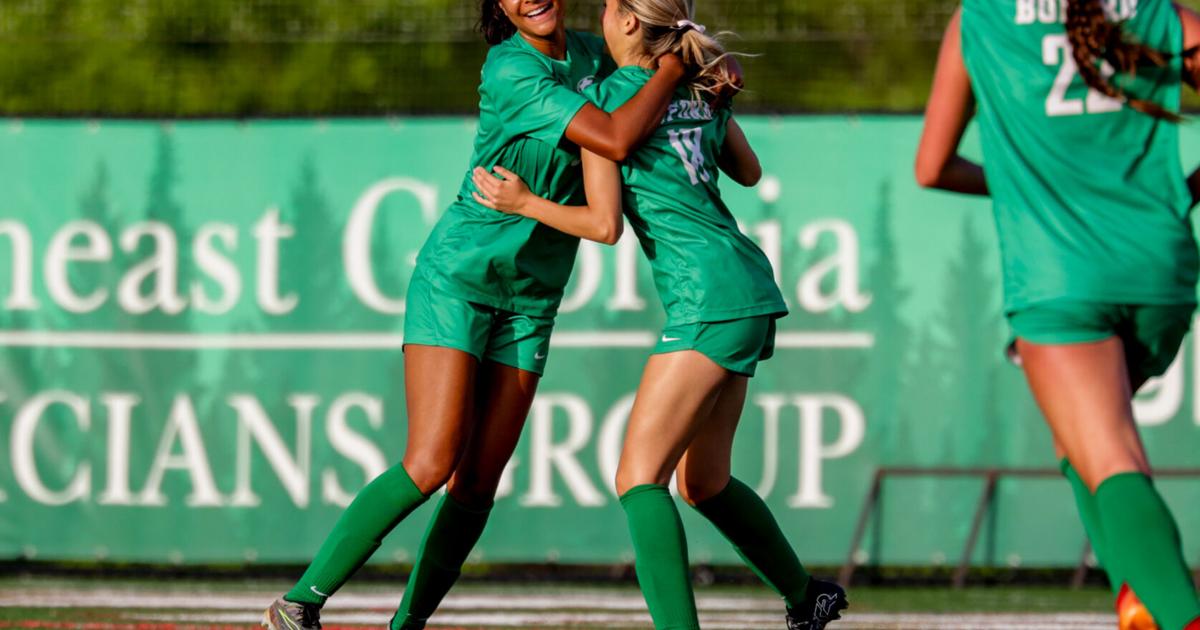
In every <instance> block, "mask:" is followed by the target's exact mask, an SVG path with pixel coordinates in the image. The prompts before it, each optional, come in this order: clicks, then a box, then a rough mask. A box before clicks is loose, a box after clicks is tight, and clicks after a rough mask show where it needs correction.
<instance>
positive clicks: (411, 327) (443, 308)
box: [404, 278, 554, 375]
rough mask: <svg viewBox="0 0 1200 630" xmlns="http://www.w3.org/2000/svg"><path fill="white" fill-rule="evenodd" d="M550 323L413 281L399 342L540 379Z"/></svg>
mask: <svg viewBox="0 0 1200 630" xmlns="http://www.w3.org/2000/svg"><path fill="white" fill-rule="evenodd" d="M552 332H554V318H552V317H533V316H530V315H520V314H518V313H512V312H508V311H502V310H499V309H496V308H493V307H491V306H486V305H483V304H476V303H474V302H469V301H467V300H464V299H462V298H460V297H457V296H455V295H452V294H450V293H447V292H445V291H442V290H440V289H438V288H437V287H435V286H433V285H432V284H431V283H430V282H429V281H427V280H424V279H421V278H414V279H413V281H412V282H411V283H410V284H409V286H408V297H407V299H406V302H405V315H404V343H405V345H408V344H416V345H422V346H438V347H441V348H453V349H455V350H462V351H463V352H466V353H468V354H471V355H473V356H474V357H475V358H476V359H479V360H480V361H491V362H493V363H499V364H501V365H508V366H511V367H515V368H517V369H520V370H525V371H527V372H533V373H534V374H538V375H541V374H543V373H545V370H546V360H547V357H548V356H549V354H550V334H551V333H552Z"/></svg>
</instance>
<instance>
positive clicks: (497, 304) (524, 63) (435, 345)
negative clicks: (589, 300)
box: [263, 0, 683, 630]
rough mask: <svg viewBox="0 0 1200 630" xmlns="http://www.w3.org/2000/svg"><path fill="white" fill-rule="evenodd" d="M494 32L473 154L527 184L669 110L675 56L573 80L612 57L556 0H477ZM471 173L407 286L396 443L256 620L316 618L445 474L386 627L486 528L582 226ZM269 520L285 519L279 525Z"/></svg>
mask: <svg viewBox="0 0 1200 630" xmlns="http://www.w3.org/2000/svg"><path fill="white" fill-rule="evenodd" d="M480 7H481V17H480V27H481V31H482V32H483V35H484V38H485V39H486V40H487V42H488V43H489V44H491V46H492V48H491V50H490V51H489V53H488V57H487V61H486V63H484V66H483V71H482V73H481V84H480V86H479V110H480V116H479V128H478V131H477V133H476V137H475V150H474V154H473V155H472V157H471V165H472V166H478V165H487V166H489V167H490V166H492V165H496V164H500V165H504V166H506V167H507V168H508V169H511V171H512V172H515V173H519V174H520V175H521V176H522V177H525V178H526V180H527V181H529V182H530V185H531V186H532V187H533V188H534V190H535V191H536V192H537V194H539V195H543V196H544V197H546V198H547V199H552V200H556V201H560V202H563V203H570V202H572V201H573V200H575V199H577V198H578V197H580V195H581V193H582V183H581V177H580V169H579V147H586V148H587V149H589V150H591V151H595V152H596V153H599V154H601V155H605V156H607V157H609V158H613V159H622V158H624V157H625V156H626V155H627V154H628V153H629V151H630V150H631V149H632V148H633V147H635V146H636V145H638V144H640V143H641V142H642V141H643V140H644V139H645V138H646V137H647V136H648V135H649V134H650V133H651V132H652V131H653V130H654V129H655V128H656V127H657V126H658V121H659V120H660V119H661V118H662V116H663V115H664V114H665V113H666V111H667V105H668V102H669V101H670V98H671V94H672V92H673V91H674V89H675V86H676V84H677V83H678V82H679V80H680V79H681V78H682V74H683V73H682V68H681V67H680V65H679V63H678V60H677V59H676V58H674V57H671V56H667V57H663V58H661V59H659V60H657V62H658V63H659V64H661V65H660V72H659V73H658V74H659V76H657V77H655V79H654V80H652V81H650V82H648V83H647V84H646V86H645V88H644V89H643V90H641V91H640V92H639V93H638V95H637V96H635V97H634V98H632V99H630V100H629V102H628V103H626V104H625V106H624V107H622V108H620V109H618V110H615V111H612V113H611V114H610V113H606V112H604V111H602V110H600V109H599V108H597V107H596V106H595V105H592V104H590V103H588V101H587V99H586V98H584V97H583V96H581V95H580V94H578V93H577V91H576V88H577V86H581V85H586V84H587V83H588V82H590V81H593V80H595V79H596V78H603V77H604V76H605V75H606V74H607V73H608V72H609V71H611V69H612V62H611V60H610V59H609V58H608V56H607V55H606V54H605V53H604V43H603V42H602V41H601V40H600V38H598V37H596V36H595V35H591V34H589V33H579V32H575V31H568V30H567V29H566V26H565V21H564V20H565V16H564V13H565V1H564V0H483V1H482V2H481V4H480ZM473 193H474V188H473V186H472V183H471V174H470V171H469V169H468V173H467V175H466V177H465V178H464V181H463V184H462V190H461V192H460V194H459V196H458V199H457V200H456V201H455V202H454V203H453V204H452V205H451V206H450V208H449V209H448V210H447V211H446V213H445V214H443V215H442V218H441V219H440V220H439V221H438V224H437V226H436V227H435V228H434V230H433V233H432V234H431V235H430V236H429V239H428V240H427V241H426V243H425V246H424V247H423V248H422V249H421V253H420V256H419V257H418V259H417V267H416V271H415V273H414V275H413V279H412V282H411V284H410V285H409V290H408V301H407V305H408V308H407V313H406V317H405V322H404V342H405V348H404V381H405V401H406V404H407V408H408V440H407V442H406V444H405V453H404V459H403V461H402V462H401V463H400V464H397V465H396V466H394V467H393V468H391V469H389V470H388V471H386V472H384V473H383V474H382V475H380V476H379V477H378V478H376V479H375V480H373V481H372V482H371V483H370V484H368V485H367V486H366V487H365V488H363V490H362V491H361V492H359V494H358V496H356V497H355V498H354V501H353V502H352V503H351V504H350V506H349V507H348V508H346V511H345V512H344V513H343V514H342V516H341V518H340V519H339V520H338V522H337V524H336V525H335V526H334V529H333V531H332V532H331V533H330V534H329V536H328V538H326V540H325V542H324V543H323V544H322V545H321V548H320V550H318V552H317V555H316V557H315V558H314V560H313V562H312V564H310V565H309V567H308V569H307V570H306V571H305V572H304V575H303V576H302V577H301V578H300V581H299V582H297V583H296V586H295V587H294V588H293V589H292V590H291V591H289V592H288V593H286V594H285V595H284V596H283V597H281V598H280V599H278V600H276V601H275V602H274V603H273V604H271V606H270V607H269V608H268V609H267V611H266V613H265V614H264V616H263V625H264V626H267V627H268V628H272V629H276V630H300V629H310V628H319V627H320V621H319V618H320V609H321V606H323V605H324V604H325V601H326V600H327V599H328V598H329V597H330V596H332V595H333V594H334V593H335V592H336V591H337V590H338V589H339V588H340V587H341V586H342V585H343V584H344V583H345V582H346V580H347V579H349V578H350V576H351V575H353V574H354V572H355V571H357V570H358V568H359V567H361V566H362V565H363V564H364V563H365V562H366V561H367V559H368V558H369V557H370V556H371V554H372V553H373V552H374V551H375V550H376V549H377V548H379V545H380V543H381V541H382V540H383V538H384V536H386V535H387V534H388V532H390V531H391V530H392V529H393V528H395V526H396V525H397V524H398V523H399V522H400V521H401V520H403V519H404V518H405V517H406V516H408V515H409V514H410V513H411V512H412V511H413V510H414V509H416V508H417V507H418V506H420V505H421V504H422V503H424V502H425V501H426V500H427V499H428V497H429V496H430V495H432V494H433V493H434V492H435V491H437V490H438V489H439V488H442V487H443V486H445V487H446V489H447V492H446V495H445V497H444V498H443V499H442V500H441V502H440V503H439V504H438V506H437V511H436V512H435V513H434V515H433V518H432V519H431V521H430V524H429V529H428V531H427V533H426V534H425V538H424V540H423V541H422V542H421V550H420V552H419V554H418V556H417V564H416V566H415V567H414V569H413V574H412V576H411V577H410V578H409V582H408V587H407V588H406V589H405V592H404V600H403V601H402V602H401V604H400V607H399V609H398V610H397V613H396V615H395V617H393V619H392V623H391V627H392V628H393V629H396V630H400V629H405V630H415V629H420V628H424V627H425V621H426V619H428V617H429V615H431V614H432V613H433V611H434V609H435V608H437V605H438V603H439V602H440V601H441V600H442V597H443V596H445V594H446V593H447V592H448V591H449V590H450V587H451V586H452V585H453V584H454V581H455V580H456V579H457V578H458V575H459V572H460V568H461V567H462V564H463V562H464V561H465V560H466V558H467V555H468V554H469V553H470V551H471V548H472V547H474V546H475V543H476V541H478V539H479V536H480V535H481V534H482V533H483V528H484V525H485V524H486V523H487V519H488V515H489V513H490V511H491V507H492V501H493V498H494V497H495V494H496V488H497V485H498V484H499V481H500V475H501V473H502V472H503V471H504V468H505V465H506V464H507V463H508V460H509V458H510V457H511V456H512V452H513V449H515V448H516V445H517V440H518V438H519V437H520V435H521V429H522V427H523V426H524V424H525V417H526V416H527V415H528V412H529V407H530V404H531V403H532V400H533V395H534V393H535V392H536V390H537V385H538V380H539V378H540V376H541V374H542V371H543V370H544V369H545V365H546V359H547V355H548V354H549V352H550V350H549V344H550V332H551V330H552V329H553V327H554V316H555V314H556V312H557V310H558V305H559V302H560V301H561V300H562V294H563V287H564V286H565V285H566V283H567V279H568V277H570V274H571V268H572V266H573V265H574V262H575V253H576V249H577V248H578V244H579V239H578V238H575V237H572V236H568V235H567V234H563V233H562V232H559V231H557V230H554V229H552V228H549V227H546V226H544V225H541V224H539V223H537V222H536V221H533V220H530V219H526V218H523V217H519V216H506V215H502V214H499V213H497V212H494V211H492V210H489V209H487V208H484V207H482V206H480V205H479V204H477V203H475V202H474V201H473V200H472V194H473ZM281 534H282V530H281Z"/></svg>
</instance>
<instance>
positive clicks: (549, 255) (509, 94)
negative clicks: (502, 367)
mask: <svg viewBox="0 0 1200 630" xmlns="http://www.w3.org/2000/svg"><path fill="white" fill-rule="evenodd" d="M612 67H613V64H612V60H611V59H610V58H609V57H608V56H607V54H605V52H604V40H602V39H601V38H599V37H597V36H595V35H592V34H590V33H577V32H574V31H567V54H566V59H564V60H556V59H552V58H550V57H547V56H546V55H543V54H542V53H540V52H538V51H537V50H536V49H534V48H533V47H532V46H531V45H530V44H529V43H528V42H526V41H525V39H524V38H522V37H521V36H520V35H515V36H513V37H510V38H509V39H507V40H505V41H504V42H503V43H500V44H498V45H496V46H493V47H492V49H491V51H490V52H488V56H487V61H486V62H485V63H484V65H483V71H482V73H481V82H480V85H479V130H478V132H477V134H476V136H475V151H474V154H473V155H472V157H471V164H470V168H468V169H467V173H466V175H465V176H464V177H463V183H462V187H461V188H460V190H459V193H458V198H457V200H456V201H455V202H454V203H453V204H452V205H451V206H450V208H449V209H448V210H447V211H446V213H445V214H444V215H443V216H442V218H441V219H440V220H439V221H438V223H437V225H436V226H435V227H434V228H433V231H432V233H431V234H430V235H429V239H428V240H427V241H426V242H425V246H424V247H422V248H421V253H420V255H419V256H418V258H417V269H416V274H417V275H419V276H421V277H422V278H424V279H426V280H428V281H429V282H431V283H432V284H433V285H434V286H436V287H438V288H439V289H441V290H442V291H444V292H446V293H449V294H451V295H455V296H457V297H460V298H462V299H465V300H470V301H472V302H477V303H480V304H484V305H487V306H491V307H494V308H498V309H502V310H506V311H512V312H516V313H521V314H523V315H530V316H537V317H553V316H554V314H555V313H556V312H557V310H558V304H559V302H560V301H561V300H562V294H563V287H564V286H566V284H567V280H568V278H569V277H570V275H571V268H572V267H573V266H574V264H575V253H576V250H577V249H578V247H579V239H577V238H575V237H572V236H567V235H566V234H563V233H562V232H559V231H557V230H555V229H553V228H550V227H547V226H544V225H542V224H540V223H538V222H537V221H534V220H532V219H527V218H525V217H520V216H516V215H507V214H503V213H501V212H497V211H495V210H491V209H489V208H486V207H484V206H481V205H479V204H478V203H476V202H475V200H474V199H473V198H472V196H471V193H472V192H473V191H475V186H474V184H472V182H471V170H472V169H474V168H475V167H476V166H480V167H483V168H484V169H486V170H488V171H491V170H492V167H493V166H496V165H500V166H503V167H505V168H507V169H509V170H510V171H513V172H514V173H516V174H517V175H520V176H521V179H523V180H525V183H526V184H528V185H529V188H530V190H532V191H533V192H534V193H535V194H537V195H539V196H542V197H545V198H546V199H549V200H551V201H554V202H557V203H561V204H568V205H581V204H583V203H584V197H583V181H582V179H583V178H582V173H581V171H580V166H579V163H580V160H579V148H578V147H576V146H575V145H573V144H571V143H570V142H568V141H567V140H566V139H565V138H564V137H563V136H564V134H565V133H566V130H567V126H568V125H569V124H570V122H571V119H572V118H574V116H575V114H576V113H578V112H579V110H580V109H581V108H582V107H583V106H584V105H585V104H586V103H587V99H586V98H584V97H583V96H581V95H580V93H579V91H580V90H582V89H584V88H586V87H587V86H589V85H591V84H592V83H593V82H595V81H596V80H598V79H600V78H602V77H603V76H604V75H605V74H606V73H607V72H609V71H611V69H612ZM415 150H420V149H419V147H417V148H415Z"/></svg>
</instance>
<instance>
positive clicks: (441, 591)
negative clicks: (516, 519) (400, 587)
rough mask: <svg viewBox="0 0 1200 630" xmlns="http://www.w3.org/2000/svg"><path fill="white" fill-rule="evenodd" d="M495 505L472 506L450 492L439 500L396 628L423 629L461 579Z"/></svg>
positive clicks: (401, 607) (409, 582) (397, 612)
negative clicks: (464, 503) (472, 550)
mask: <svg viewBox="0 0 1200 630" xmlns="http://www.w3.org/2000/svg"><path fill="white" fill-rule="evenodd" d="M491 513H492V506H490V505H489V506H487V507H484V508H472V507H468V506H466V505H463V504H462V503H460V502H459V501H458V500H456V499H455V498H454V497H452V496H450V493H449V492H447V493H446V496H445V497H442V501H441V503H439V504H438V508H437V513H435V514H434V515H433V519H432V520H430V521H429V529H428V530H426V531H425V539H424V540H422V541H421V551H420V552H419V553H418V554H417V564H416V566H414V567H413V572H412V575H410V576H409V577H408V586H406V587H405V589H404V599H403V600H402V601H401V602H400V608H399V610H397V611H396V616H395V617H393V618H392V630H420V629H421V628H424V627H425V622H426V620H428V619H429V617H430V616H432V615H433V611H435V610H437V607H438V604H440V603H441V602H442V598H443V597H445V596H446V593H449V592H450V587H452V586H454V582H455V581H456V580H458V576H459V574H460V573H461V572H462V565H463V563H464V562H466V561H467V556H468V555H469V554H470V553H471V549H473V548H474V547H475V543H477V542H479V537H480V536H481V535H483V528H484V526H485V525H487V520H488V515H489V514H491Z"/></svg>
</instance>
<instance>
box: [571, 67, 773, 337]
mask: <svg viewBox="0 0 1200 630" xmlns="http://www.w3.org/2000/svg"><path fill="white" fill-rule="evenodd" d="M651 76H652V73H651V72H650V71H649V70H646V69H644V68H640V67H636V66H626V67H623V68H620V69H619V70H617V71H616V72H614V73H613V74H612V76H610V77H609V78H608V79H606V80H605V81H604V82H603V83H602V84H600V85H599V86H598V87H597V88H596V89H595V90H593V91H589V95H590V96H592V98H595V99H596V103H597V105H599V106H600V107H601V108H602V109H604V110H606V111H612V110H613V109H616V108H617V107H620V106H621V105H622V104H623V103H625V102H626V101H628V100H629V99H630V98H632V97H633V95H634V94H636V93H637V91H638V90H639V89H641V87H642V86H643V85H645V84H646V82H647V81H649V80H650V77H651ZM730 115H731V114H730V112H729V110H728V109H720V110H713V109H712V108H710V107H709V106H708V104H707V103H705V102H704V101H700V100H693V99H692V97H691V95H690V93H688V91H687V90H685V89H681V90H680V91H679V92H677V94H676V96H675V99H674V100H673V101H672V102H671V105H670V107H669V109H668V110H667V115H666V116H665V117H664V118H663V120H662V125H661V126H660V127H659V128H658V130H657V131H656V132H655V133H654V135H653V136H651V137H650V139H649V140H647V141H646V143H645V144H644V145H642V147H641V148H640V149H638V150H637V151H636V152H634V153H633V155H631V156H630V157H629V158H628V159H626V160H625V162H624V163H623V164H622V165H621V175H622V177H623V179H624V195H623V196H624V206H625V215H626V216H627V217H628V218H629V224H630V225H631V226H632V227H633V230H634V232H635V233H636V234H637V237H638V240H639V241H640V242H641V244H642V250H643V251H644V252H645V253H646V257H647V258H648V259H649V260H650V267H651V270H652V271H653V273H654V284H655V286H656V287H657V288H658V295H659V298H660V299H661V300H662V302H663V307H664V308H665V309H666V311H667V322H668V326H670V325H676V324H685V323H692V322H718V321H725V320H730V319H739V318H743V317H753V316H756V315H772V314H778V315H782V314H784V313H786V312H787V306H786V305H785V304H784V302H783V297H782V296H781V295H780V293H779V287H778V286H776V284H775V275H774V273H773V272H772V269H771V263H770V261H768V260H767V257H766V255H765V254H763V252H762V250H760V249H759V248H758V246H757V245H755V244H754V242H753V241H751V240H750V239H749V238H747V237H746V235H745V234H742V231H741V230H740V229H738V226H737V221H736V220H735V219H734V218H733V215H732V214H730V212H729V208H728V207H726V206H725V203H724V202H723V201H722V200H721V191H720V190H719V189H718V187H717V177H718V169H717V156H718V155H719V154H720V152H721V147H722V145H723V144H724V142H725V126H726V124H727V123H728V122H729V118H730Z"/></svg>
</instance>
